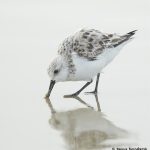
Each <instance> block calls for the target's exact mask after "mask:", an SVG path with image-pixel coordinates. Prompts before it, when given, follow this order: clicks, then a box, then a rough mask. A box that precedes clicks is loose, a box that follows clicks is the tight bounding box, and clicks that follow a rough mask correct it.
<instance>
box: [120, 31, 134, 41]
mask: <svg viewBox="0 0 150 150" xmlns="http://www.w3.org/2000/svg"><path fill="white" fill-rule="evenodd" d="M136 31H137V30H134V31H131V32H129V33H127V34H125V35H123V36H122V37H126V38H128V39H129V38H130V37H132V36H133V35H134V34H135V32H136Z"/></svg>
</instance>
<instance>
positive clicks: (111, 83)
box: [0, 0, 150, 150]
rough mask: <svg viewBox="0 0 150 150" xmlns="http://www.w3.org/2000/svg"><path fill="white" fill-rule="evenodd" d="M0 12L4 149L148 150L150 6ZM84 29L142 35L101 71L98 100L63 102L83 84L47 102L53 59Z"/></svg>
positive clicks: (3, 8) (0, 142)
mask: <svg viewBox="0 0 150 150" xmlns="http://www.w3.org/2000/svg"><path fill="white" fill-rule="evenodd" d="M85 4H86V7H85ZM135 4H136V6H135ZM77 8H78V11H77ZM83 8H84V10H83ZM89 10H91V11H89ZM0 12H1V13H0V76H1V78H0V89H1V92H0V150H63V149H64V150H88V149H90V150H96V149H97V150H99V149H108V150H110V149H112V148H117V147H118V148H119V147H122V146H123V147H124V148H129V147H133V148H136V147H141V148H144V147H146V148H147V149H148V148H150V144H149V143H150V141H149V139H150V134H149V129H150V118H149V114H150V107H149V106H150V101H149V100H150V80H149V77H150V70H149V64H150V59H149V58H150V44H149V35H150V29H149V26H150V25H149V22H148V20H149V16H150V9H149V1H148V0H144V1H132V2H131V1H128V0H126V1H119V0H115V2H113V3H110V2H108V1H95V3H93V1H87V0H86V1H85V0H83V1H79V0H76V1H74V2H72V1H69V0H64V1H63V2H60V1H59V2H58V1H57V0H56V1H49V2H48V1H34V0H31V1H24V2H23V1H17V0H14V1H0ZM68 12H69V13H68ZM82 27H89V28H96V29H99V30H102V31H104V32H110V33H113V32H117V33H121V34H124V33H127V32H129V31H131V30H135V29H139V31H138V32H137V34H136V37H135V38H134V40H133V41H132V42H130V43H129V44H128V45H126V46H125V47H124V48H123V50H122V51H121V52H120V54H119V55H118V56H117V57H116V59H115V60H114V61H113V62H112V63H111V64H110V65H109V66H108V67H107V68H105V70H103V73H102V74H101V77H100V85H99V94H98V98H97V97H95V96H94V95H85V94H84V92H82V93H81V94H80V95H79V98H77V99H74V98H63V95H65V94H71V93H73V92H75V91H77V90H78V89H79V88H80V87H81V86H82V85H83V84H84V82H64V83H57V84H56V85H55V87H54V90H53V91H52V94H51V97H50V100H45V99H44V96H45V94H46V92H47V90H48V86H49V81H50V79H49V77H48V75H47V72H46V69H47V67H48V65H49V62H50V60H51V59H52V58H53V57H55V55H56V53H57V47H58V45H59V43H60V42H61V41H62V40H63V39H64V38H65V37H66V36H68V35H70V34H72V33H74V32H75V31H76V30H78V29H79V28H82ZM92 89H94V83H92V84H91V85H90V86H89V87H88V88H87V89H86V90H85V91H90V90H92ZM113 150H114V149H113Z"/></svg>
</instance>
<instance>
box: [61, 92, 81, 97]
mask: <svg viewBox="0 0 150 150" xmlns="http://www.w3.org/2000/svg"><path fill="white" fill-rule="evenodd" d="M78 95H79V93H74V94H70V95H64V98H69V97H77V96H78Z"/></svg>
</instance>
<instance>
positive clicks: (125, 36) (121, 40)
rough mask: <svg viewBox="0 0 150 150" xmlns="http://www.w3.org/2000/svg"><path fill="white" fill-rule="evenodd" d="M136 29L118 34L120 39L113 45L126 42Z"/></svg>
mask: <svg viewBox="0 0 150 150" xmlns="http://www.w3.org/2000/svg"><path fill="white" fill-rule="evenodd" d="M136 31H137V30H134V31H131V32H129V33H127V34H125V35H122V36H120V40H119V41H118V43H115V44H113V46H114V47H117V46H119V45H122V44H123V43H124V44H126V43H127V42H128V41H130V40H131V39H132V36H133V35H134V34H135V32H136Z"/></svg>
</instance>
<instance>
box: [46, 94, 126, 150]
mask: <svg viewBox="0 0 150 150" xmlns="http://www.w3.org/2000/svg"><path fill="white" fill-rule="evenodd" d="M95 98H96V103H97V110H98V111H95V110H94V108H93V107H92V106H90V105H89V104H87V103H86V102H85V101H83V100H82V99H81V98H80V97H75V99H76V100H78V101H80V102H81V103H83V104H84V105H86V106H87V108H79V109H75V110H70V111H64V112H56V111H55V109H54V108H53V105H52V103H51V101H50V100H49V99H46V102H47V104H48V106H49V108H50V110H51V113H52V115H51V118H50V120H49V123H50V125H51V126H52V127H54V128H55V129H57V130H60V131H61V132H62V136H63V138H64V140H65V142H66V143H67V147H68V148H67V149H69V150H81V149H82V150H87V149H90V150H93V149H103V148H107V147H111V148H112V147H113V146H114V144H113V145H112V144H110V143H109V144H108V143H107V141H108V140H113V139H121V138H124V137H127V135H128V133H127V131H125V130H123V129H121V128H119V127H117V126H115V125H114V124H113V123H112V122H111V121H109V120H108V119H106V117H105V115H104V114H103V113H102V112H101V111H100V110H101V109H100V104H99V101H98V97H97V95H95Z"/></svg>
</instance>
